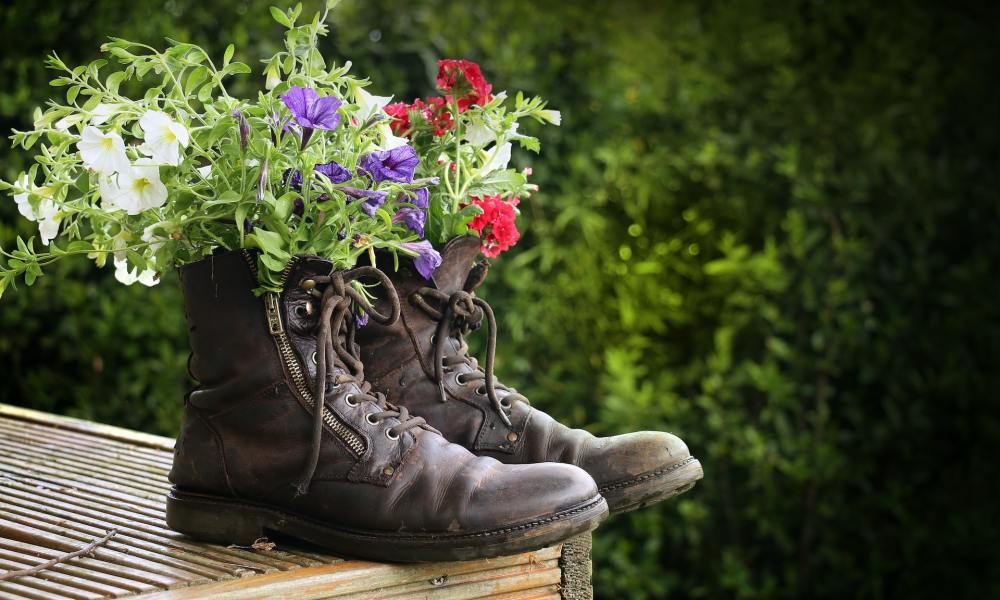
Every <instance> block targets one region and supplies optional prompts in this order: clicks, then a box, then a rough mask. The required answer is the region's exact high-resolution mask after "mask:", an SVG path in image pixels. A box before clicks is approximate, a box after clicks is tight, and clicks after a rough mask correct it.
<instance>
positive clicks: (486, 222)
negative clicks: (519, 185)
mask: <svg viewBox="0 0 1000 600" xmlns="http://www.w3.org/2000/svg"><path fill="white" fill-rule="evenodd" d="M472 204H475V205H476V206H478V207H479V208H481V209H483V213H482V214H480V215H476V217H475V218H474V219H472V221H470V222H469V229H472V230H473V231H476V232H478V233H479V237H480V238H481V239H482V242H481V244H482V247H481V248H480V250H481V251H482V253H483V254H484V255H485V256H487V257H489V258H496V257H497V255H498V254H500V253H501V252H503V251H505V250H507V249H509V248H510V247H511V246H513V245H514V244H516V243H517V241H518V240H519V239H521V233H520V232H519V231H518V230H517V225H515V223H514V220H515V219H516V218H517V211H516V210H514V204H512V203H510V202H505V201H504V200H502V199H501V198H500V196H499V195H496V196H485V197H483V198H478V197H476V196H473V197H472Z"/></svg>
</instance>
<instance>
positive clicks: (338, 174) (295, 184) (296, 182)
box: [281, 160, 354, 190]
mask: <svg viewBox="0 0 1000 600" xmlns="http://www.w3.org/2000/svg"><path fill="white" fill-rule="evenodd" d="M313 170H314V171H315V172H316V173H319V174H320V175H323V176H324V177H326V178H327V179H329V180H330V181H332V182H333V183H344V182H345V181H350V180H352V179H354V175H353V174H352V173H351V172H350V171H348V170H347V169H345V168H344V167H342V166H340V165H338V164H337V162H336V161H333V160H331V161H330V162H328V163H326V164H323V165H316V166H315V167H313ZM281 177H282V181H284V182H285V185H289V186H291V187H292V189H295V190H301V189H302V171H299V170H295V171H293V170H292V169H285V172H284V173H283V174H282V176H281Z"/></svg>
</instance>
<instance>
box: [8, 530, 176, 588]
mask: <svg viewBox="0 0 1000 600" xmlns="http://www.w3.org/2000/svg"><path fill="white" fill-rule="evenodd" d="M0 553H2V554H3V556H7V557H11V558H14V559H17V560H22V559H23V560H31V559H32V558H37V559H38V560H37V562H38V563H41V562H44V561H46V560H49V559H51V558H55V557H57V556H59V555H60V554H62V551H60V550H54V549H52V548H46V547H44V546H38V545H35V544H29V543H26V542H18V541H16V540H9V539H4V538H0ZM53 569H55V570H58V571H61V572H66V573H71V574H73V575H74V576H76V577H80V578H83V579H88V580H91V581H97V582H102V583H108V584H110V585H114V586H116V587H120V588H123V589H126V590H129V591H130V592H133V593H140V592H148V591H151V590H154V589H157V587H160V588H162V587H166V585H167V584H165V583H164V582H163V581H161V580H160V579H159V578H158V576H156V575H155V574H154V575H153V579H152V580H151V577H150V574H148V573H145V572H143V571H139V570H135V569H131V568H129V567H125V566H121V565H114V564H111V563H107V562H104V561H101V560H98V559H95V558H89V557H85V558H78V559H76V560H73V561H72V562H69V563H62V564H59V565H56V566H55V567H53Z"/></svg>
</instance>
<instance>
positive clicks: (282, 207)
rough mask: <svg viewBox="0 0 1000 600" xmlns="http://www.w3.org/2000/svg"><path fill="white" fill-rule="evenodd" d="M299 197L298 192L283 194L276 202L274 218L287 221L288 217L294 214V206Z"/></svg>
mask: <svg viewBox="0 0 1000 600" xmlns="http://www.w3.org/2000/svg"><path fill="white" fill-rule="evenodd" d="M297 197H298V193H296V192H288V193H285V194H282V195H281V197H280V198H278V199H277V200H275V201H274V217H275V218H276V219H278V220H279V221H287V220H288V215H290V214H292V206H294V204H295V198H297Z"/></svg>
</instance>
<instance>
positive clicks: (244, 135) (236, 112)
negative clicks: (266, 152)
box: [233, 108, 250, 152]
mask: <svg viewBox="0 0 1000 600" xmlns="http://www.w3.org/2000/svg"><path fill="white" fill-rule="evenodd" d="M233 119H235V120H236V128H237V129H238V130H239V132H240V150H242V151H244V152H246V150H247V141H248V140H249V139H250V122H249V121H247V117H246V115H244V114H243V111H241V110H240V109H238V108H234V109H233Z"/></svg>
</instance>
